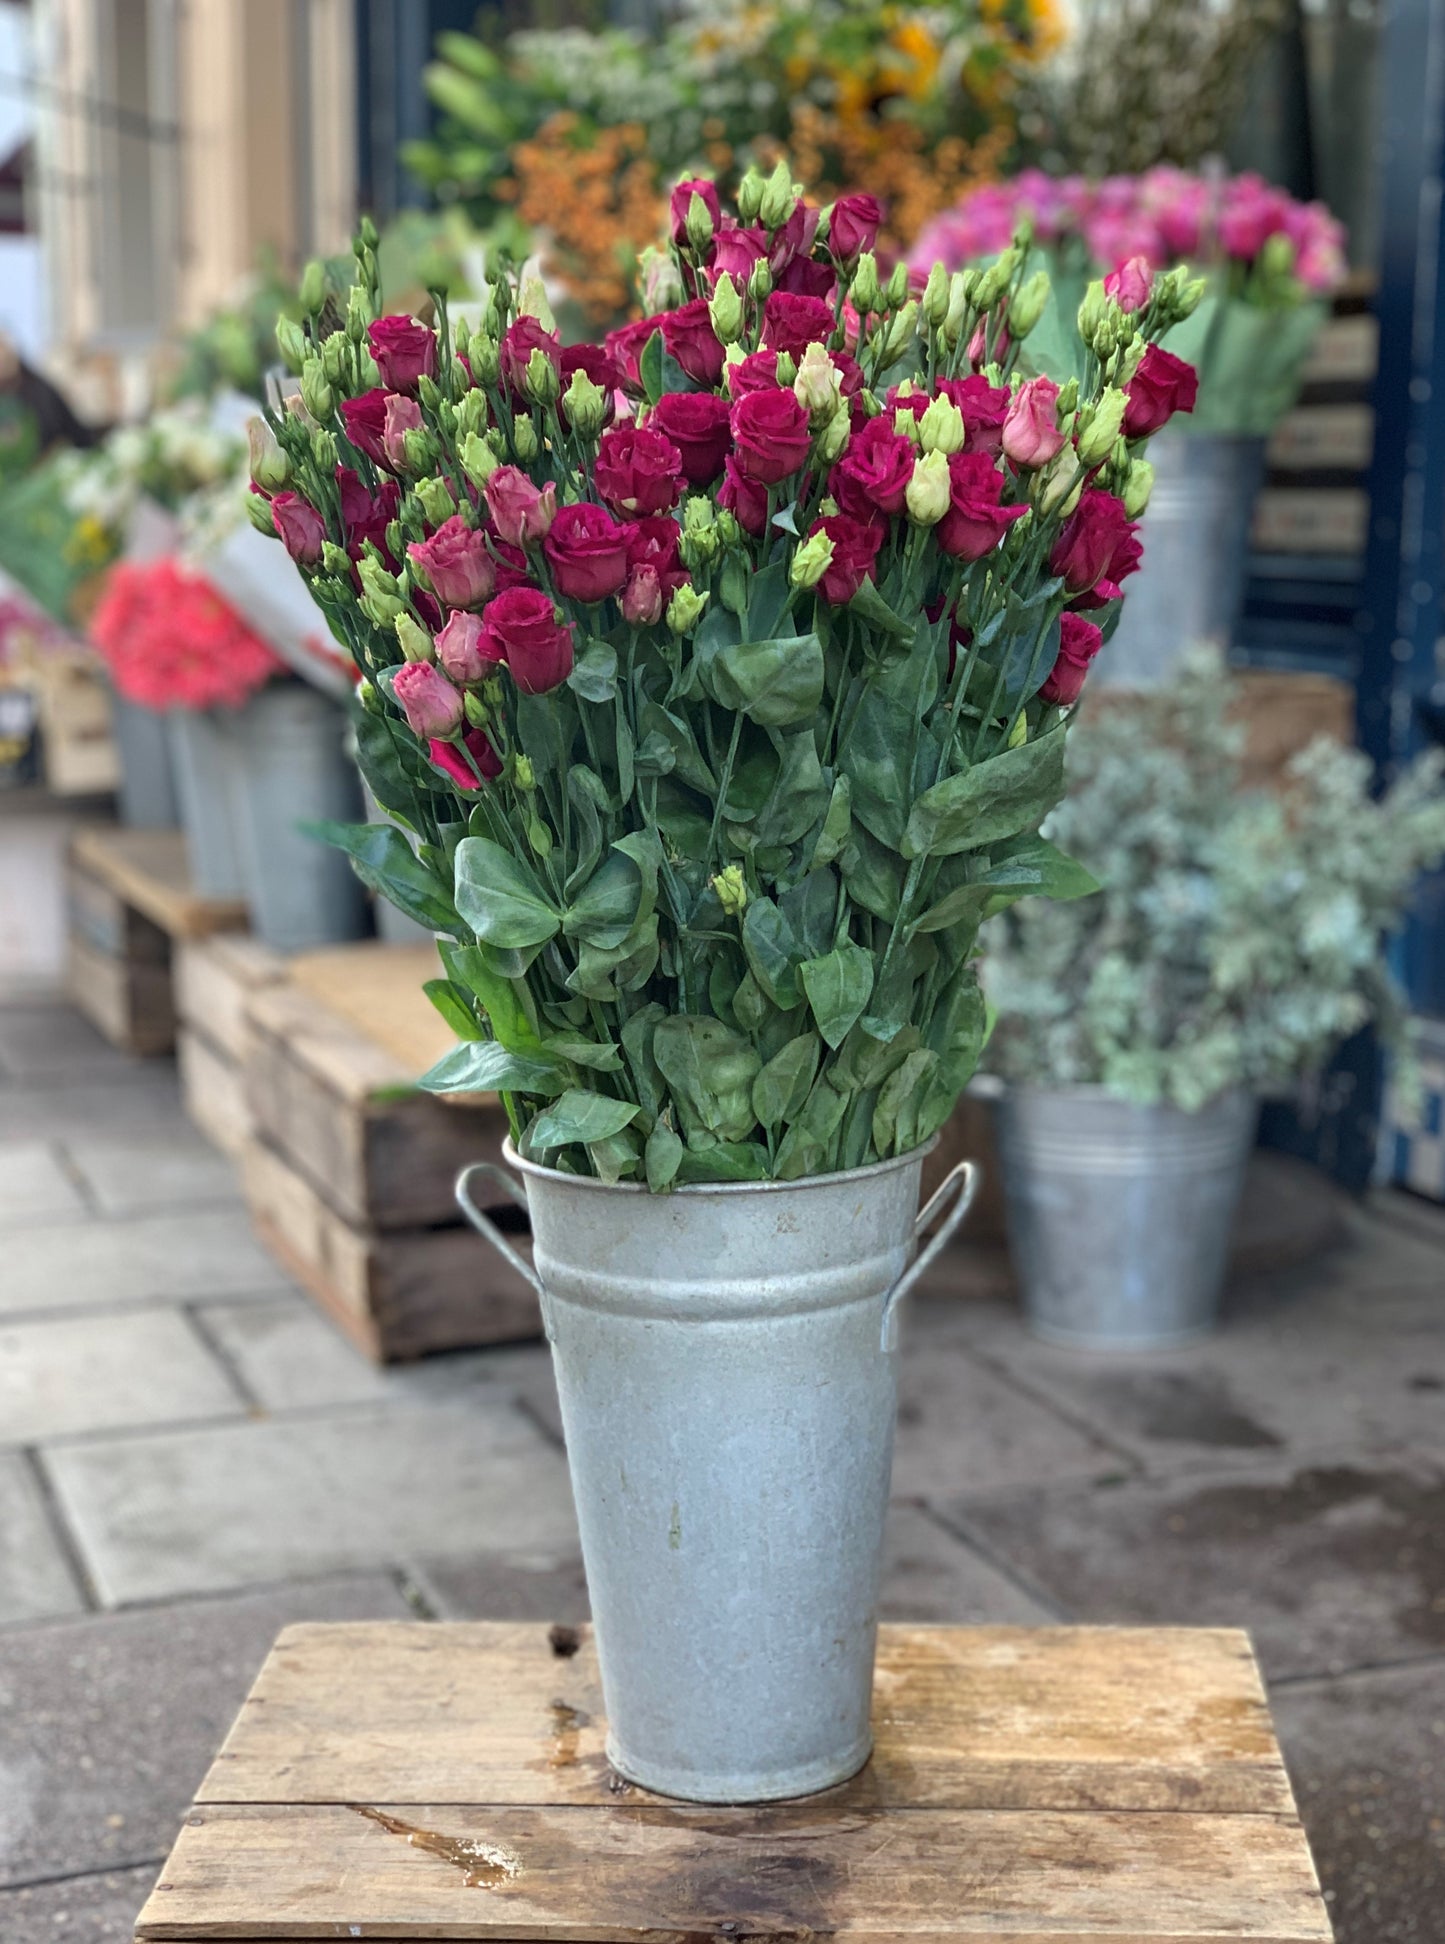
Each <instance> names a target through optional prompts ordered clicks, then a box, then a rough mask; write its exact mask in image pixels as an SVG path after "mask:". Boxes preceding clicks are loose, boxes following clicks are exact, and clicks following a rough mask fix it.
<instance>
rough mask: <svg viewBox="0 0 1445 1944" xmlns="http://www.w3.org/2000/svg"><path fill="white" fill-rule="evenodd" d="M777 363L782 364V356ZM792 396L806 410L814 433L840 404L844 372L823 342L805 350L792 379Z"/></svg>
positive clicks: (830, 417) (827, 420)
mask: <svg viewBox="0 0 1445 1944" xmlns="http://www.w3.org/2000/svg"><path fill="white" fill-rule="evenodd" d="M778 362H779V363H780V364H781V363H782V357H781V355H780V357H779V360H778ZM793 395H794V397H795V398H796V399H797V400H798V403H799V404H800V405H801V406H802V407H803V408H804V410H805V411H806V412H807V414H808V422H809V424H810V425H811V426H812V428H813V430H814V431H815V432H816V431H817V430H818V428H819V427H820V426H823V425H827V424H828V422H829V421H830V420H831V419H832V418H833V416H834V414H835V413H836V412H837V411H838V409H839V407H840V406H841V404H842V402H843V374H842V373H841V372H840V371H839V369H838V367H837V365H835V364H834V362H833V360H832V359H831V358H830V357H829V356H828V353H827V351H826V350H825V349H824V347H823V346H822V345H821V344H810V345H809V346H808V347H807V349H806V350H805V351H804V353H803V361H802V363H801V364H800V365H799V366H798V375H797V377H796V378H795V379H794V380H793Z"/></svg>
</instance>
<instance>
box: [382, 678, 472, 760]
mask: <svg viewBox="0 0 1445 1944" xmlns="http://www.w3.org/2000/svg"><path fill="white" fill-rule="evenodd" d="M392 694H393V695H394V696H395V697H396V699H397V701H398V702H399V703H400V704H401V707H402V709H403V711H404V712H405V715H406V719H407V721H408V723H409V724H410V725H411V728H412V730H413V731H414V732H415V734H416V735H418V736H421V737H422V738H423V739H424V740H427V741H430V740H431V739H433V738H436V737H439V738H441V739H442V740H445V739H446V738H447V737H449V736H454V735H455V734H456V732H457V730H458V729H460V728H461V726H462V722H463V720H464V715H463V710H462V698H461V696H460V695H459V694H458V693H457V691H456V689H455V688H453V686H452V684H451V683H450V682H449V681H448V680H447V678H446V676H445V675H444V674H443V673H442V671H441V670H440V669H439V668H438V667H437V666H436V665H435V663H433V662H427V661H415V662H407V663H405V664H404V665H403V666H402V667H401V668H399V669H398V670H397V671H396V674H395V676H394V677H393V678H392Z"/></svg>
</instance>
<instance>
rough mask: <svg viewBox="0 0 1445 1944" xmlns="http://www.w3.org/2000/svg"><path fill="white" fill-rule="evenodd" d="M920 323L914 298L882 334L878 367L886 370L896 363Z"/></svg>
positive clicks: (896, 315)
mask: <svg viewBox="0 0 1445 1944" xmlns="http://www.w3.org/2000/svg"><path fill="white" fill-rule="evenodd" d="M900 267H901V266H900ZM917 324H918V306H917V304H916V303H914V301H913V300H912V298H910V299H909V301H908V302H907V303H906V304H905V305H904V306H903V308H902V310H901V311H898V312H897V313H896V314H895V315H894V316H893V317H891V318H890V319H889V320H888V326H887V329H886V330H884V331H883V333H882V334H881V338H880V342H879V349H878V367H879V369H880V370H882V371H886V370H887V369H888V367H889V365H891V364H896V363H897V362H898V360H899V359H900V358H901V357H902V356H903V353H904V352H905V351H906V350H907V349H908V346H909V345H910V343H911V342H912V340H913V333H914V330H915V328H916V326H917Z"/></svg>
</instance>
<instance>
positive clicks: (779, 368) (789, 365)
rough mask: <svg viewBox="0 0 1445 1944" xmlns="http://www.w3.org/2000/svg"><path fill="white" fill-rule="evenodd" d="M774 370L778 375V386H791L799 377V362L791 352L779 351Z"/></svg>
mask: <svg viewBox="0 0 1445 1944" xmlns="http://www.w3.org/2000/svg"><path fill="white" fill-rule="evenodd" d="M774 370H775V371H776V373H777V379H778V384H779V385H780V386H782V385H791V384H792V382H793V380H794V379H795V378H796V377H797V375H798V361H797V359H796V358H795V357H794V356H793V354H792V352H791V351H779V352H778V353H777V364H776V365H775V366H774Z"/></svg>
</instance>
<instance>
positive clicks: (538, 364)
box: [522, 348, 561, 405]
mask: <svg viewBox="0 0 1445 1944" xmlns="http://www.w3.org/2000/svg"><path fill="white" fill-rule="evenodd" d="M522 383H523V387H524V389H525V390H526V393H527V396H528V398H530V399H533V400H534V401H535V402H536V403H537V404H538V405H554V404H555V403H556V401H557V394H558V392H559V391H560V390H561V384H560V381H559V379H558V376H557V367H556V365H554V364H553V362H552V360H551V359H550V358H549V357H548V356H547V353H546V352H545V351H543V350H541V349H540V348H536V349H534V350H533V352H532V355H531V357H530V358H528V360H527V371H526V376H525V377H524V379H523V381H522Z"/></svg>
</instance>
